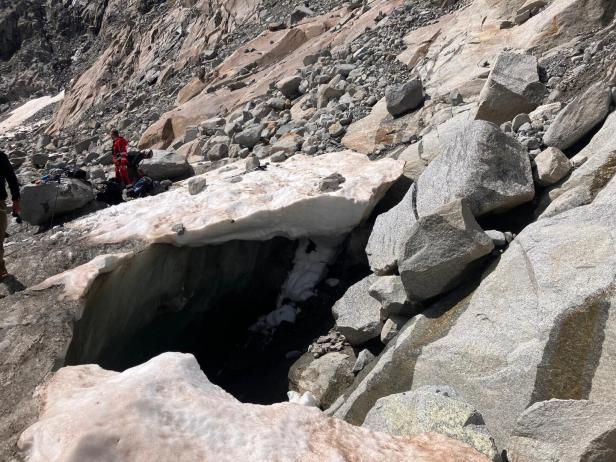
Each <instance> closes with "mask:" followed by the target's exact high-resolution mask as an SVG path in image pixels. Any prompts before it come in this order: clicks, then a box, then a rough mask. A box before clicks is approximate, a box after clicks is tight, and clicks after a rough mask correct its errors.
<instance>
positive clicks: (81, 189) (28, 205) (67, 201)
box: [20, 178, 95, 225]
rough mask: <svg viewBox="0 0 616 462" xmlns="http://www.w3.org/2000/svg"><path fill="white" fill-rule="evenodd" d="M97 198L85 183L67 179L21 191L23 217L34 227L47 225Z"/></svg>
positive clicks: (27, 186) (31, 185)
mask: <svg viewBox="0 0 616 462" xmlns="http://www.w3.org/2000/svg"><path fill="white" fill-rule="evenodd" d="M94 198H95V195H94V191H93V189H92V186H91V185H90V184H88V183H86V182H84V181H81V180H77V179H73V178H65V179H63V180H62V183H60V184H58V182H57V181H55V182H51V183H42V184H38V185H33V184H29V185H26V186H24V187H23V188H22V190H21V201H20V202H21V217H22V218H23V219H24V220H25V221H27V222H28V223H30V224H32V225H44V224H47V223H48V222H49V221H50V220H51V218H52V217H56V218H57V217H59V216H60V215H62V214H65V213H68V212H73V211H76V210H79V209H80V208H82V207H84V206H85V205H87V204H89V203H90V202H92V201H93V200H94Z"/></svg>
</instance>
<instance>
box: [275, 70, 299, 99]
mask: <svg viewBox="0 0 616 462" xmlns="http://www.w3.org/2000/svg"><path fill="white" fill-rule="evenodd" d="M300 83H302V76H301V75H292V76H290V77H286V78H284V79H282V80H280V81H279V82H278V83H277V84H276V88H278V90H280V92H281V93H282V94H283V95H284V96H285V97H287V98H289V99H295V98H297V97H298V96H299V95H300V93H299V84H300Z"/></svg>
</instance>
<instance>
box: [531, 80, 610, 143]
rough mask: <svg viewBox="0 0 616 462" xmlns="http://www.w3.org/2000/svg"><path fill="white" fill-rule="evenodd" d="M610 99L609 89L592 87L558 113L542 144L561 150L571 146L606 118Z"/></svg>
mask: <svg viewBox="0 0 616 462" xmlns="http://www.w3.org/2000/svg"><path fill="white" fill-rule="evenodd" d="M611 97H612V96H611V92H610V87H608V86H607V85H606V84H605V83H603V82H598V83H596V84H594V85H592V86H591V87H590V88H589V89H588V90H586V92H585V93H583V94H582V95H580V96H578V97H577V98H575V99H574V100H573V101H571V102H570V103H569V104H567V106H565V108H564V109H563V110H561V111H560V112H559V113H558V115H557V116H556V119H554V121H553V122H552V124H551V125H550V127H549V128H548V131H547V132H546V133H545V135H544V136H543V143H544V144H545V145H547V146H552V147H555V148H558V149H561V150H563V149H567V148H569V147H571V146H573V145H574V144H575V143H576V142H578V141H579V140H580V139H582V138H583V137H584V135H586V134H587V133H588V132H589V131H590V130H592V129H593V128H594V127H595V126H597V125H598V124H599V123H601V122H603V120H604V119H605V118H606V117H607V115H608V113H609V110H610V103H611Z"/></svg>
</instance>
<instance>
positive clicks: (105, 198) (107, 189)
mask: <svg viewBox="0 0 616 462" xmlns="http://www.w3.org/2000/svg"><path fill="white" fill-rule="evenodd" d="M96 200H97V201H101V202H105V203H106V204H109V205H117V204H120V203H122V202H124V198H123V197H122V185H121V184H120V182H119V181H118V180H117V179H116V178H112V179H110V180H107V181H105V182H104V183H103V185H102V188H101V189H100V191H99V192H98V194H96Z"/></svg>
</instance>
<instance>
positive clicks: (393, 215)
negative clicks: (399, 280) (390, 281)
mask: <svg viewBox="0 0 616 462" xmlns="http://www.w3.org/2000/svg"><path fill="white" fill-rule="evenodd" d="M415 191H416V187H415V184H413V186H411V188H410V189H409V191H408V192H407V193H406V195H405V196H404V198H403V199H402V200H401V201H400V202H399V203H398V204H397V205H396V206H395V207H393V208H392V209H390V210H389V211H387V212H385V213H382V214H381V215H379V216H378V217H377V218H376V221H375V223H374V226H373V228H372V233H371V234H370V238H369V239H368V245H367V246H366V254H367V255H368V261H369V262H370V268H372V271H374V272H375V273H376V274H379V275H386V274H392V273H393V272H394V271H395V270H396V269H397V267H398V256H399V255H400V251H401V250H402V246H403V245H404V242H405V241H404V238H405V235H406V233H407V231H409V230H410V229H411V227H412V226H413V224H414V223H415V222H416V221H417V219H416V215H415V194H416V193H415Z"/></svg>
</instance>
